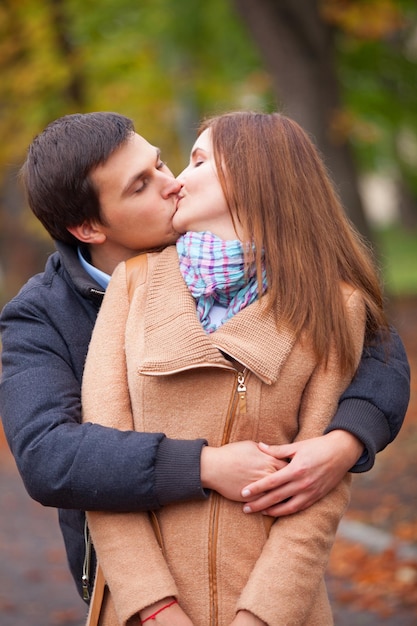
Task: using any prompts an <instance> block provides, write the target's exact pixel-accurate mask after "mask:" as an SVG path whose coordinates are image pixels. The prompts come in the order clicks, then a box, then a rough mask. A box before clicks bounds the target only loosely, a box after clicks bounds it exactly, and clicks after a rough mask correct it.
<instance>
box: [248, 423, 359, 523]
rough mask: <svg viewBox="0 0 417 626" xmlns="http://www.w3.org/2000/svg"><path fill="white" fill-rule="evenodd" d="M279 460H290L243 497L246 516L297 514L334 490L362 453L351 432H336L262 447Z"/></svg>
mask: <svg viewBox="0 0 417 626" xmlns="http://www.w3.org/2000/svg"><path fill="white" fill-rule="evenodd" d="M259 446H260V447H261V449H262V450H263V451H265V452H268V453H269V454H271V455H273V456H274V457H275V458H276V459H281V460H282V459H287V460H288V459H290V463H288V464H287V465H286V467H284V468H283V469H281V470H279V471H278V472H275V473H274V474H270V475H269V476H267V477H265V478H262V479H261V480H258V481H257V482H255V483H252V484H251V485H250V484H248V485H247V486H246V487H245V488H244V490H243V491H242V495H243V496H245V497H246V498H247V500H248V502H247V504H246V505H245V506H244V508H243V510H244V511H245V513H255V512H259V511H263V512H264V513H266V514H268V515H272V516H273V517H280V516H283V515H290V514H292V513H297V512H298V511H302V510H303V509H307V508H308V507H309V506H311V505H312V504H314V503H315V502H317V501H318V500H320V499H321V498H323V497H324V496H326V495H327V494H328V493H329V492H330V491H332V489H334V488H335V487H336V486H337V485H338V484H339V483H340V481H341V480H342V479H343V477H344V476H345V475H346V473H347V472H348V471H349V470H350V468H351V467H352V466H353V465H355V463H356V462H357V460H358V459H359V457H360V455H361V454H362V451H363V444H362V443H361V442H360V441H359V439H357V438H356V437H355V436H354V435H352V434H351V433H349V432H347V431H344V430H334V431H331V432H330V433H327V434H326V435H323V436H321V437H315V438H314V439H306V440H304V441H297V442H295V443H291V444H286V445H281V446H267V445H265V444H259Z"/></svg>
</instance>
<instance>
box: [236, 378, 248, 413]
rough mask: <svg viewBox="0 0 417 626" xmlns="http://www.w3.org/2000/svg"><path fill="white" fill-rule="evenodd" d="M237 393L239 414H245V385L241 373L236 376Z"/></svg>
mask: <svg viewBox="0 0 417 626" xmlns="http://www.w3.org/2000/svg"><path fill="white" fill-rule="evenodd" d="M237 393H238V395H239V413H240V414H244V413H246V385H245V375H244V373H243V372H238V374H237Z"/></svg>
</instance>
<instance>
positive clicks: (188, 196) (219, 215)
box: [172, 128, 239, 239]
mask: <svg viewBox="0 0 417 626" xmlns="http://www.w3.org/2000/svg"><path fill="white" fill-rule="evenodd" d="M177 180H178V181H179V182H180V183H181V184H182V188H181V190H180V192H179V194H178V200H177V212H176V213H175V215H174V217H173V220H172V224H173V227H174V228H175V230H176V231H177V232H179V233H184V232H186V231H190V230H192V231H195V232H201V231H205V230H209V231H211V232H212V233H213V234H215V235H217V236H218V237H220V238H221V239H238V238H239V237H238V234H237V233H236V231H235V229H234V226H233V222H232V218H231V215H230V211H229V207H228V206H227V203H226V198H225V197H224V193H223V189H222V187H221V185H220V181H219V178H218V176H217V169H216V164H215V161H214V155H213V146H212V141H211V130H210V129H209V128H208V129H206V130H205V131H204V132H203V133H201V135H200V136H199V137H198V139H197V141H196V142H195V144H194V146H193V148H192V150H191V156H190V164H189V165H188V167H186V168H185V170H184V171H183V172H181V174H180V175H179V176H178V177H177Z"/></svg>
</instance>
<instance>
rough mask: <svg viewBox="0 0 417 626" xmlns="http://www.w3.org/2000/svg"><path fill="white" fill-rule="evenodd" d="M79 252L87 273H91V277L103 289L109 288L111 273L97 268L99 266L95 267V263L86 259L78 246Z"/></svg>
mask: <svg viewBox="0 0 417 626" xmlns="http://www.w3.org/2000/svg"><path fill="white" fill-rule="evenodd" d="M77 252H78V258H79V260H80V263H81V265H82V266H83V268H84V269H85V271H86V272H87V274H89V275H90V276H91V278H94V280H95V281H96V282H97V283H98V284H99V285H100V287H103V289H107V285H108V284H109V282H110V278H111V277H110V275H109V274H106V273H105V272H102V271H101V270H99V269H97V267H94V265H91V263H89V262H88V261H86V260H85V258H84V256H83V253H82V251H81V248H78V250H77Z"/></svg>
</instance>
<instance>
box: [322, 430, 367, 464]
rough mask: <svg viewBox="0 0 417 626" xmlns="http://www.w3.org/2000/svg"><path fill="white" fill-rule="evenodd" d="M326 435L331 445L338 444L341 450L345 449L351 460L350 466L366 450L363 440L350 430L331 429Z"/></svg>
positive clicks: (344, 451) (348, 459)
mask: <svg viewBox="0 0 417 626" xmlns="http://www.w3.org/2000/svg"><path fill="white" fill-rule="evenodd" d="M325 437H326V439H327V440H328V441H329V442H331V445H336V446H337V447H338V449H339V450H341V451H343V454H344V455H345V456H346V459H347V461H349V467H353V466H354V465H355V464H356V463H357V462H358V460H359V459H360V458H361V456H362V454H363V452H364V450H365V446H364V444H363V442H362V441H361V440H360V439H358V437H356V435H354V434H353V433H350V432H349V431H348V430H342V429H335V430H331V431H330V432H328V433H326V435H325Z"/></svg>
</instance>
